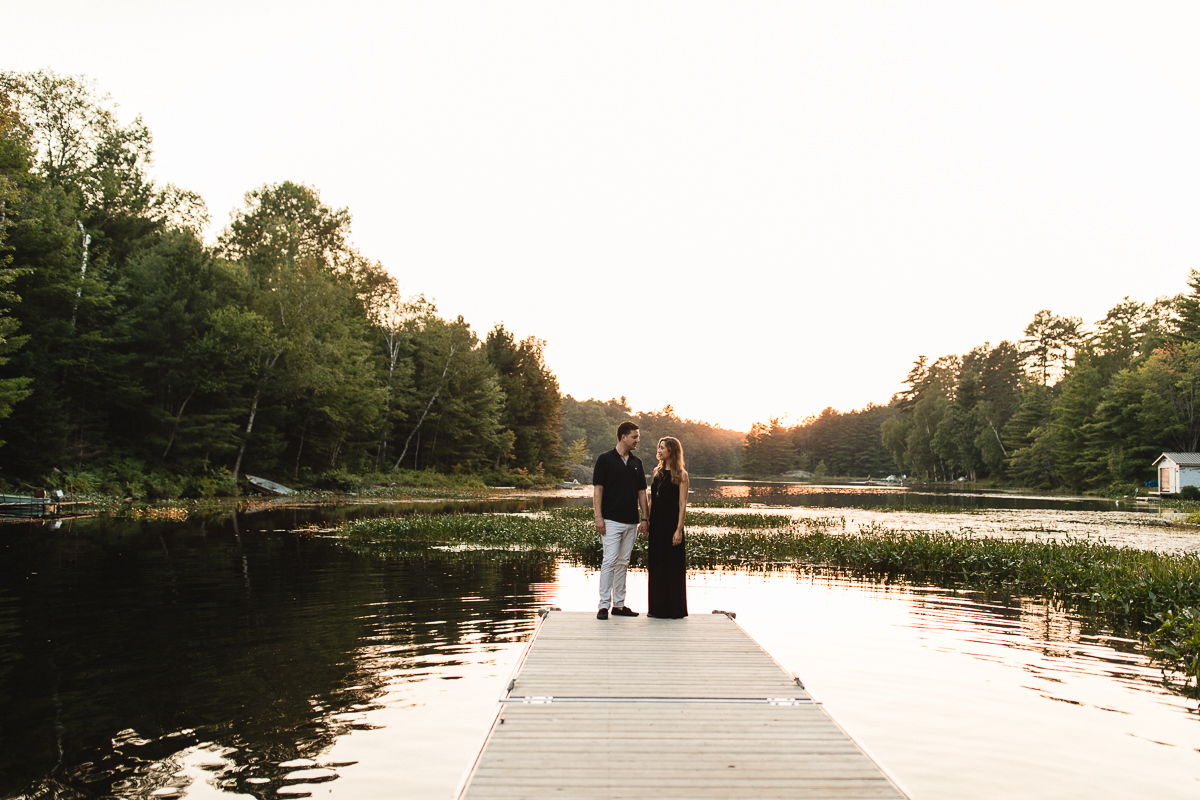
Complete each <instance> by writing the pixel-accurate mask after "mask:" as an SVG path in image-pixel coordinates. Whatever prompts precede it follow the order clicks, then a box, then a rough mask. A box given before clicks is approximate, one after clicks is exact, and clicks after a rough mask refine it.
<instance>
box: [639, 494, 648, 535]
mask: <svg viewBox="0 0 1200 800" xmlns="http://www.w3.org/2000/svg"><path fill="white" fill-rule="evenodd" d="M638 508H639V509H640V510H641V512H642V521H641V522H639V523H638V527H637V529H638V533H646V532H647V531H649V530H650V504H649V503H647V502H646V490H645V489H642V490H641V491H640V492H638Z"/></svg>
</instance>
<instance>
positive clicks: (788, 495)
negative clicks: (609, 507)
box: [692, 478, 1155, 512]
mask: <svg viewBox="0 0 1200 800" xmlns="http://www.w3.org/2000/svg"><path fill="white" fill-rule="evenodd" d="M692 489H693V493H694V497H695V499H696V500H699V501H701V502H717V503H719V502H722V501H724V502H730V503H735V502H736V503H737V504H739V505H776V506H816V507H825V508H896V509H904V508H910V507H916V508H925V507H931V506H945V507H947V508H958V509H972V508H979V509H982V508H992V509H997V508H998V509H1053V510H1059V511H1113V510H1122V506H1120V505H1119V504H1116V503H1115V502H1114V501H1113V500H1109V499H1106V498H1099V497H1066V496H1056V495H1033V494H1015V493H1009V492H994V491H975V490H971V489H969V488H966V487H965V486H964V487H963V488H962V489H957V490H955V491H948V490H935V489H924V488H921V487H907V486H872V485H847V486H834V485H823V484H811V483H782V482H772V481H726V480H714V479H711V478H695V479H693V481H692ZM1125 510H1127V511H1142V512H1146V511H1152V510H1155V509H1153V508H1152V506H1151V504H1149V503H1135V504H1134V505H1133V507H1132V508H1126V509H1125Z"/></svg>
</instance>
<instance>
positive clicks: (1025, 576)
mask: <svg viewBox="0 0 1200 800" xmlns="http://www.w3.org/2000/svg"><path fill="white" fill-rule="evenodd" d="M689 519H690V521H691V522H692V523H694V524H696V525H698V526H699V527H708V526H712V527H719V528H720V530H719V531H717V532H713V533H709V532H705V531H695V532H689V533H688V561H689V564H690V565H691V566H693V567H697V568H718V567H734V568H740V569H761V568H764V567H765V566H767V565H777V564H781V563H792V564H809V565H816V566H823V567H834V568H839V569H844V570H848V571H852V572H858V573H865V574H872V575H879V576H883V577H887V578H889V579H891V578H898V577H901V576H904V577H907V578H909V579H912V580H917V581H924V582H928V583H932V584H937V585H943V586H947V585H948V586H954V587H959V586H961V587H964V588H978V589H1004V590H1008V591H1012V590H1016V591H1021V592H1025V593H1028V594H1031V595H1039V596H1043V597H1049V598H1053V599H1055V600H1058V601H1059V602H1062V603H1064V604H1066V605H1069V606H1072V607H1076V608H1080V609H1086V610H1089V611H1092V612H1094V613H1099V614H1103V615H1105V616H1108V617H1110V618H1112V619H1114V620H1116V621H1119V622H1121V623H1124V624H1126V625H1130V626H1132V627H1134V628H1136V629H1140V630H1142V631H1146V630H1153V631H1154V632H1153V633H1152V634H1151V635H1150V636H1149V641H1150V642H1151V644H1152V645H1153V647H1154V648H1155V650H1156V653H1155V656H1156V658H1157V659H1158V660H1159V661H1160V662H1161V664H1162V665H1163V667H1164V669H1175V670H1179V671H1181V672H1183V673H1184V674H1186V675H1187V676H1188V678H1189V681H1190V684H1191V686H1192V688H1193V689H1195V688H1196V681H1197V677H1198V676H1200V557H1198V556H1197V555H1195V554H1186V555H1173V554H1164V553H1156V552H1151V551H1145V550H1136V549H1133V548H1124V547H1115V546H1112V545H1108V544H1106V543H1104V542H1103V541H1099V542H1098V541H1096V540H1084V539H1072V538H1067V539H1065V540H1063V541H1026V540H1013V539H999V538H969V537H967V536H963V535H955V534H949V533H930V532H925V531H899V530H893V529H890V528H886V527H883V526H880V525H872V526H869V527H867V528H863V529H860V530H859V531H858V532H857V533H848V532H844V531H843V530H841V528H842V527H843V526H844V521H842V523H841V524H839V521H838V519H837V518H829V517H825V518H816V519H812V518H800V519H793V518H790V517H787V516H783V515H766V514H728V515H726V514H707V513H700V512H698V513H696V514H695V515H693V516H692V517H690V518H689ZM338 533H339V535H340V536H341V537H342V538H343V539H344V540H345V541H346V543H347V544H349V545H350V546H352V547H354V549H356V550H360V551H362V552H372V553H377V554H397V555H399V554H413V553H416V552H420V551H421V550H426V551H428V549H429V548H431V547H434V546H462V545H471V546H473V547H478V548H480V549H484V550H486V549H492V550H540V551H549V552H554V553H558V554H560V555H562V556H563V557H565V558H568V559H569V560H573V561H576V562H579V563H583V564H585V565H588V566H591V567H598V566H599V564H600V558H601V548H600V541H599V538H598V537H597V536H596V532H595V528H594V522H593V517H592V512H591V509H589V508H586V507H585V508H568V509H554V510H552V511H551V512H549V513H547V514H539V515H536V516H532V515H501V514H440V515H425V514H407V515H404V516H398V517H389V518H382V519H372V520H359V521H356V522H351V523H348V524H346V525H343V526H342V527H341V528H339V530H338ZM645 548H646V539H645V537H643V536H639V537H638V539H637V543H636V545H635V549H634V556H633V559H632V563H634V564H644V563H645V553H646V549H645Z"/></svg>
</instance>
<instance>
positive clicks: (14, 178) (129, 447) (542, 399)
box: [0, 71, 742, 498]
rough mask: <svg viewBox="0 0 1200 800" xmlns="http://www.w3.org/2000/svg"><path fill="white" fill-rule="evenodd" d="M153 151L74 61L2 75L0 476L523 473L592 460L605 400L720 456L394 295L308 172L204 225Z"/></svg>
mask: <svg viewBox="0 0 1200 800" xmlns="http://www.w3.org/2000/svg"><path fill="white" fill-rule="evenodd" d="M152 165H153V137H152V135H151V132H150V131H149V130H148V129H147V128H146V126H145V125H144V124H143V122H142V121H141V119H140V118H137V119H135V120H134V121H133V122H131V123H128V124H121V122H120V121H119V120H118V118H117V116H116V114H115V103H114V102H113V101H112V99H111V98H109V97H108V96H107V95H102V94H100V93H99V92H98V91H97V90H96V88H95V87H94V85H93V83H92V82H90V81H88V80H87V79H86V78H85V77H83V76H62V75H57V74H55V73H53V72H49V71H42V72H37V73H27V74H18V73H0V438H2V439H3V446H2V447H0V484H3V485H4V486H7V487H9V488H13V489H30V488H62V489H64V490H71V491H78V492H88V491H105V492H112V493H118V492H119V493H122V494H125V495H132V496H145V497H149V498H153V497H174V496H206V495H225V494H235V493H237V491H238V485H237V479H238V478H239V477H240V476H243V475H245V474H246V473H253V474H258V475H262V476H264V477H269V478H272V479H274V480H278V481H280V482H283V483H290V484H295V485H298V486H303V487H315V488H333V489H346V488H350V487H351V486H355V485H360V484H362V483H364V482H372V481H373V482H376V483H383V484H387V483H391V482H396V481H398V480H400V481H403V480H406V479H407V480H409V481H413V480H417V481H419V480H421V477H420V475H425V476H427V477H428V476H429V475H430V474H431V473H437V474H443V475H450V476H474V477H476V478H478V479H480V480H482V481H486V482H487V483H492V484H496V483H499V484H504V485H533V484H536V483H538V482H546V481H549V480H553V479H557V478H560V477H563V476H566V475H568V474H569V471H568V470H567V469H566V468H565V465H566V463H567V460H568V459H569V458H574V459H575V461H577V462H579V463H590V458H591V457H593V456H594V455H595V454H597V453H599V452H601V451H602V450H605V449H608V448H609V447H611V446H612V445H613V442H611V441H610V439H612V438H613V435H614V434H613V432H614V431H615V429H616V426H617V424H619V423H620V422H621V421H622V420H623V419H624V418H635V419H637V420H639V421H640V422H641V424H643V426H644V427H645V428H647V429H648V430H649V431H658V430H661V431H663V433H666V432H667V431H668V429H669V431H670V432H672V433H675V434H676V435H681V436H683V437H684V438H685V439H687V440H689V443H694V444H693V448H694V450H693V451H692V453H691V454H692V455H693V457H694V459H695V461H694V463H695V464H697V465H700V466H701V468H702V469H705V470H707V469H713V470H721V471H727V472H736V471H737V469H738V464H739V458H740V454H741V453H740V451H741V444H742V434H741V433H737V432H733V431H721V430H719V429H715V428H712V426H709V425H707V424H705V423H697V422H685V421H683V420H679V419H678V418H676V417H675V416H674V413H673V412H672V411H671V410H670V409H669V408H668V409H665V410H664V411H663V412H660V413H642V414H634V412H633V411H632V409H630V408H629V407H628V406H627V405H625V404H624V401H620V402H617V401H609V402H608V403H602V402H599V401H595V400H588V401H582V402H580V401H576V400H574V399H573V398H571V397H569V396H568V397H567V398H565V399H564V398H563V397H562V396H561V394H560V391H559V386H558V381H557V379H556V377H555V376H554V374H553V372H552V371H551V370H550V369H549V367H548V366H547V365H546V363H545V360H544V358H543V352H544V349H545V342H544V341H543V340H540V339H538V338H536V337H528V338H525V339H521V340H519V341H518V340H517V339H516V338H515V337H514V336H513V335H512V334H511V333H510V332H509V331H507V330H506V329H505V328H504V327H503V325H497V326H496V327H495V328H494V329H493V330H491V331H489V332H488V333H487V334H486V336H481V335H480V334H477V333H476V332H475V331H474V330H473V329H472V328H471V325H470V324H469V323H468V322H467V321H466V320H464V319H463V318H461V317H460V318H458V319H445V318H443V317H442V316H440V315H439V314H438V311H437V308H436V306H435V305H434V304H433V303H432V302H430V301H428V300H427V299H426V298H425V297H423V296H420V295H418V296H410V297H406V296H402V295H401V293H400V290H399V284H398V282H397V280H396V278H395V277H394V274H395V272H394V270H393V271H389V270H388V269H385V267H384V265H383V264H381V263H379V262H378V261H375V260H373V259H371V258H370V257H368V256H366V255H364V254H362V253H360V252H358V250H357V249H356V248H355V247H354V245H353V244H352V240H351V222H352V217H351V214H350V211H349V210H348V209H345V208H340V209H339V208H331V207H330V206H328V205H326V204H325V203H324V202H322V200H321V197H320V193H319V192H318V190H317V189H316V188H314V187H311V186H307V185H304V184H302V183H294V182H287V181H285V182H283V183H279V184H275V185H267V186H261V187H258V188H255V189H252V190H250V191H248V192H247V193H246V195H245V203H244V205H243V207H241V208H239V209H235V210H234V212H233V214H232V215H231V219H230V222H229V224H228V225H227V226H226V227H225V228H224V229H222V230H221V231H220V232H219V233H218V234H217V236H216V238H215V242H212V243H206V242H205V241H204V238H203V235H202V231H203V230H204V229H205V228H206V227H207V225H208V220H209V216H208V210H207V208H206V207H205V204H204V202H203V200H202V198H200V197H199V196H198V195H197V194H195V193H194V192H191V191H188V190H187V189H183V188H180V187H177V186H174V185H172V184H169V183H167V184H159V183H157V182H156V180H155V178H154V176H153V175H152V174H151V167H152ZM614 403H616V405H614ZM617 417H620V418H621V419H617ZM601 419H603V420H604V422H603V424H600V422H599V421H600V420H601ZM572 444H574V448H572V447H571V445H572ZM643 455H645V453H643ZM648 457H649V458H650V459H653V448H650V451H649V456H648ZM414 472H417V473H420V474H419V475H417V476H414V474H413V473H414ZM405 475H407V478H405V477H404V476H405Z"/></svg>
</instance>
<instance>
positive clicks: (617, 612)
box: [612, 606, 638, 617]
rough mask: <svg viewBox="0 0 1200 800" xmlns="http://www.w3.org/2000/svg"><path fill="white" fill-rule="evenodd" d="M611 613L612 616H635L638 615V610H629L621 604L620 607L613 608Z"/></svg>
mask: <svg viewBox="0 0 1200 800" xmlns="http://www.w3.org/2000/svg"><path fill="white" fill-rule="evenodd" d="M612 613H613V616H614V617H636V616H637V615H638V612H636V611H630V610H629V609H628V608H626V607H625V606H621V607H620V608H614V609H613V610H612Z"/></svg>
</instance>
